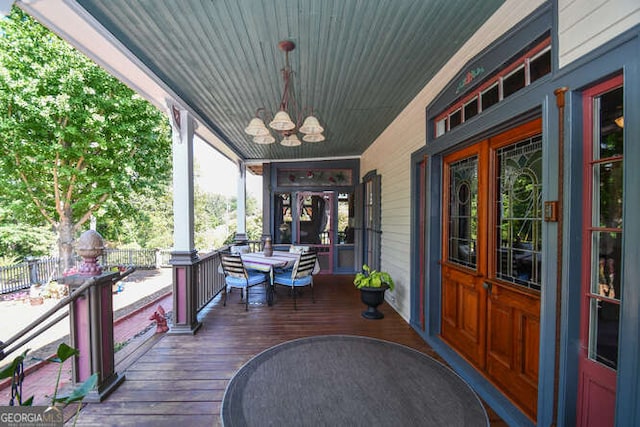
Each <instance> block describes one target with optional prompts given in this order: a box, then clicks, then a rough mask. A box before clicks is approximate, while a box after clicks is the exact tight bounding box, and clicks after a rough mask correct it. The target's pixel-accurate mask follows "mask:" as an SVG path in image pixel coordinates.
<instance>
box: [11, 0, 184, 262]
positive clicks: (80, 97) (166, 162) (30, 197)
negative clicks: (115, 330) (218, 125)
mask: <svg viewBox="0 0 640 427" xmlns="http://www.w3.org/2000/svg"><path fill="white" fill-rule="evenodd" d="M0 112H1V113H0V202H1V203H2V205H3V206H10V211H11V212H12V214H13V215H14V216H15V218H16V219H19V220H21V221H23V222H25V223H29V224H38V225H40V224H41V223H42V219H44V220H45V221H46V222H48V223H49V224H50V225H51V226H52V227H53V228H54V229H55V230H56V231H57V232H59V233H62V232H63V229H65V227H66V230H64V231H65V232H66V236H67V237H66V238H62V237H63V234H61V244H63V243H64V242H66V243H67V244H68V243H69V242H68V240H69V238H73V237H74V236H75V235H77V234H78V233H79V232H80V227H81V225H82V224H83V223H85V222H86V221H87V220H88V219H89V218H90V217H91V215H92V214H95V215H96V216H98V217H99V218H100V217H109V218H110V219H111V220H112V221H117V220H121V219H122V218H126V217H127V216H129V215H132V214H135V212H136V209H137V207H136V206H135V205H134V204H132V203H131V195H132V194H144V195H147V196H149V197H154V196H158V195H160V194H161V193H162V191H163V190H165V189H166V187H165V185H166V183H167V182H168V181H169V178H170V173H171V140H170V132H169V124H168V120H167V118H166V117H164V115H163V114H162V113H161V112H160V111H158V110H157V109H156V108H155V107H153V106H152V105H151V104H149V103H148V102H147V101H145V100H143V99H142V98H141V97H140V96H139V95H137V94H135V93H134V92H133V91H132V90H131V89H129V88H128V87H126V86H125V85H124V84H122V83H120V82H119V81H118V80H117V79H115V78H114V77H112V76H110V75H109V74H107V73H106V72H105V71H104V70H102V69H101V68H100V67H98V66H97V65H96V64H95V63H93V62H92V61H91V60H89V59H88V58H86V57H85V56H83V55H81V54H80V53H78V52H77V51H76V50H75V49H73V48H72V47H71V46H69V45H68V44H67V43H66V42H64V41H63V40H61V39H60V38H58V37H57V36H56V35H54V34H52V33H51V32H50V31H48V30H47V29H45V28H44V27H42V26H41V25H39V24H38V23H36V22H35V21H34V20H33V19H32V18H30V17H29V16H27V15H26V14H24V13H23V12H21V11H20V10H19V9H18V8H13V9H12V13H11V15H10V16H9V17H8V18H7V19H3V20H0ZM69 227H70V229H69ZM69 230H70V231H71V232H69ZM64 255H65V256H66V255H67V254H64Z"/></svg>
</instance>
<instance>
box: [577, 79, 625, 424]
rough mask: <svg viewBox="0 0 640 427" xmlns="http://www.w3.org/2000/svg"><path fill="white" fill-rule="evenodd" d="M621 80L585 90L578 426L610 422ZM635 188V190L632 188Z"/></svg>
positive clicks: (616, 319)
mask: <svg viewBox="0 0 640 427" xmlns="http://www.w3.org/2000/svg"><path fill="white" fill-rule="evenodd" d="M622 84H623V79H622V76H619V77H616V78H614V79H611V80H609V81H606V82H604V83H601V84H599V85H597V86H595V87H593V88H590V89H589V90H587V91H585V92H584V94H583V111H584V114H585V119H584V135H585V138H584V173H585V175H584V183H585V191H584V202H585V203H584V204H585V206H584V209H583V215H584V218H583V223H584V225H585V226H584V230H583V240H582V241H583V256H582V291H583V295H584V298H583V300H582V307H581V312H582V313H581V333H580V358H579V364H578V365H579V386H578V388H579V394H578V413H577V419H578V425H580V426H598V427H600V426H612V425H613V424H614V417H615V401H616V369H617V366H618V331H619V328H620V304H621V295H622V285H623V284H624V280H623V278H622V275H621V272H622V268H621V267H622V255H623V253H622V240H623V228H622V208H623V200H624V193H623V188H624V187H623V158H624V139H623V128H624V115H623V86H622ZM636 191H637V190H636Z"/></svg>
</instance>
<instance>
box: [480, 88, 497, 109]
mask: <svg viewBox="0 0 640 427" xmlns="http://www.w3.org/2000/svg"><path fill="white" fill-rule="evenodd" d="M499 100H500V93H499V91H498V84H497V83H496V84H495V85H493V86H492V87H490V88H489V89H487V90H485V91H484V92H482V95H481V103H482V111H484V110H486V109H487V108H489V107H491V106H492V105H493V104H497V103H498V101H499Z"/></svg>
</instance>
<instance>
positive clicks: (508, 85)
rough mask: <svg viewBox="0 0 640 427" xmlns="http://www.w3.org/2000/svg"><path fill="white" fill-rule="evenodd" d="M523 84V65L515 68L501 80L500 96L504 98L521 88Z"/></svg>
mask: <svg viewBox="0 0 640 427" xmlns="http://www.w3.org/2000/svg"><path fill="white" fill-rule="evenodd" d="M524 85H525V81H524V65H523V66H522V67H519V68H517V69H516V70H515V71H513V72H512V73H511V74H509V75H507V76H505V77H504V79H503V80H502V98H506V97H508V96H509V95H512V94H514V93H516V92H517V91H519V90H520V89H522V88H523V87H524Z"/></svg>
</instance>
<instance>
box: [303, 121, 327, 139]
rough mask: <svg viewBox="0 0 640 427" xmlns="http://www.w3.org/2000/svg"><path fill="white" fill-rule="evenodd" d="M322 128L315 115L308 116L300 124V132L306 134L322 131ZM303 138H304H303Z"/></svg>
mask: <svg viewBox="0 0 640 427" xmlns="http://www.w3.org/2000/svg"><path fill="white" fill-rule="evenodd" d="M323 131H324V128H323V127H322V126H320V122H319V121H318V119H317V118H316V117H315V116H308V117H307V118H306V119H304V123H302V126H300V132H302V133H306V134H314V133H322V132H323ZM303 139H304V138H303Z"/></svg>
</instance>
